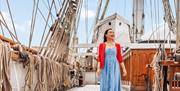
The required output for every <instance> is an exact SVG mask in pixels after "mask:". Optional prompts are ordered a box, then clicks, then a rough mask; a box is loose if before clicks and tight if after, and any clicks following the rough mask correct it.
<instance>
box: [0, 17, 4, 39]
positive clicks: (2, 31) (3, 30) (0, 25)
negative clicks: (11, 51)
mask: <svg viewBox="0 0 180 91" xmlns="http://www.w3.org/2000/svg"><path fill="white" fill-rule="evenodd" d="M0 26H1V32H2V35H3V36H5V35H4V30H3V26H2V24H1V21H0Z"/></svg>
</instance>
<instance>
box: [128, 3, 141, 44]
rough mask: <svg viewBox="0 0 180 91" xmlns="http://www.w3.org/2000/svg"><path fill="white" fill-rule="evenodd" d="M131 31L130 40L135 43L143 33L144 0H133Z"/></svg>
mask: <svg viewBox="0 0 180 91" xmlns="http://www.w3.org/2000/svg"><path fill="white" fill-rule="evenodd" d="M132 16H133V31H132V36H133V39H131V41H132V42H136V41H137V40H139V39H140V37H141V36H142V35H143V33H144V0H133V14H132Z"/></svg>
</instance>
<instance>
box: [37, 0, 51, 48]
mask: <svg viewBox="0 0 180 91" xmlns="http://www.w3.org/2000/svg"><path fill="white" fill-rule="evenodd" d="M53 2H54V0H52V3H51V6H50V7H49V13H48V16H47V19H46V23H45V27H44V31H43V35H42V37H41V42H40V47H44V46H42V42H43V39H44V36H45V32H46V28H47V25H48V21H49V17H50V13H51V9H52V7H53ZM48 34H49V33H48Z"/></svg>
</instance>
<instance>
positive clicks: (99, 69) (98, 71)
mask: <svg viewBox="0 0 180 91" xmlns="http://www.w3.org/2000/svg"><path fill="white" fill-rule="evenodd" d="M100 51H101V44H100V45H99V47H98V65H97V71H96V75H97V76H99V75H100V72H101V68H100V64H101V54H100Z"/></svg>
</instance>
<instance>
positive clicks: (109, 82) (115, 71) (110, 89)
mask: <svg viewBox="0 0 180 91" xmlns="http://www.w3.org/2000/svg"><path fill="white" fill-rule="evenodd" d="M114 38H115V34H114V31H113V30H112V29H108V30H106V31H105V33H104V42H103V43H101V44H100V45H99V48H98V67H97V72H96V74H97V75H98V76H100V78H101V79H100V91H122V89H121V73H120V67H122V72H123V76H126V75H127V71H126V68H125V66H124V63H123V60H122V55H121V46H120V44H119V43H116V42H115V41H114V40H115V39H114Z"/></svg>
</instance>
